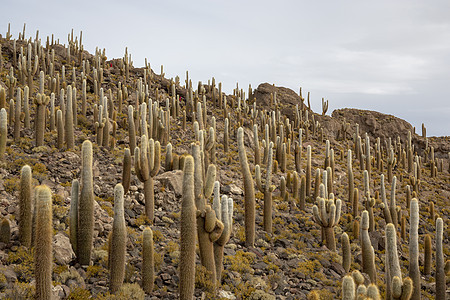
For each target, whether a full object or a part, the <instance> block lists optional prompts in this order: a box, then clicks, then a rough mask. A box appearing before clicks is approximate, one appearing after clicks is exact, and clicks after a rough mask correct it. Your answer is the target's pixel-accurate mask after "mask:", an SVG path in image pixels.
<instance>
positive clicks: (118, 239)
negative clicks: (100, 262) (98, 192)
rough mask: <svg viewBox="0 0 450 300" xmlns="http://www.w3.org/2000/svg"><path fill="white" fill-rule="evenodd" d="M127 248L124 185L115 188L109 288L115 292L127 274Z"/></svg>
mask: <svg viewBox="0 0 450 300" xmlns="http://www.w3.org/2000/svg"><path fill="white" fill-rule="evenodd" d="M126 248H127V226H126V224H125V215H124V208H123V186H122V185H121V184H120V183H119V184H117V185H116V186H115V188H114V221H113V227H112V235H111V246H110V254H111V257H110V258H109V259H108V261H109V265H108V267H109V290H110V291H111V292H112V293H115V292H116V291H118V290H119V289H120V287H121V286H122V284H123V279H124V276H125V254H126Z"/></svg>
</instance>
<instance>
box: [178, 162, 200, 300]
mask: <svg viewBox="0 0 450 300" xmlns="http://www.w3.org/2000/svg"><path fill="white" fill-rule="evenodd" d="M182 195H183V196H182V199H181V229H180V239H181V242H180V284H179V292H180V300H192V299H193V297H194V281H195V239H196V237H195V232H196V207H195V197H194V159H193V158H192V156H190V155H188V156H186V157H185V159H184V170H183V193H182Z"/></svg>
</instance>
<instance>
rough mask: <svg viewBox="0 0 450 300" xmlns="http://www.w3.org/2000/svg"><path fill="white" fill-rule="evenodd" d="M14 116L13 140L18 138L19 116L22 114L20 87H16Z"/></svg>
mask: <svg viewBox="0 0 450 300" xmlns="http://www.w3.org/2000/svg"><path fill="white" fill-rule="evenodd" d="M15 109H16V110H15V116H14V141H15V142H17V141H18V140H19V139H20V131H21V129H20V127H21V125H22V124H21V122H20V116H21V115H22V89H21V88H20V87H19V88H17V95H16V106H15Z"/></svg>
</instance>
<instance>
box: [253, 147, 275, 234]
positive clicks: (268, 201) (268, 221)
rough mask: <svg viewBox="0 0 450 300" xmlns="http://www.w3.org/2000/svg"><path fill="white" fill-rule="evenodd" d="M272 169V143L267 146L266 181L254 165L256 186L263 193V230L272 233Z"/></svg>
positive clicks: (257, 166)
mask: <svg viewBox="0 0 450 300" xmlns="http://www.w3.org/2000/svg"><path fill="white" fill-rule="evenodd" d="M272 168H273V143H272V142H270V145H269V160H268V162H267V168H266V180H265V182H264V183H263V182H262V180H261V169H260V167H259V165H256V167H255V171H256V186H257V187H258V189H259V191H260V192H261V193H264V230H265V231H266V232H268V233H272V192H273V190H274V189H275V186H273V185H272Z"/></svg>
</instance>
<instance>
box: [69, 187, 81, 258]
mask: <svg viewBox="0 0 450 300" xmlns="http://www.w3.org/2000/svg"><path fill="white" fill-rule="evenodd" d="M79 191H80V184H79V182H78V179H74V180H73V181H72V193H71V197H72V198H71V199H70V211H69V238H70V243H71V244H72V249H73V252H75V253H77V232H78V204H79Z"/></svg>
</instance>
